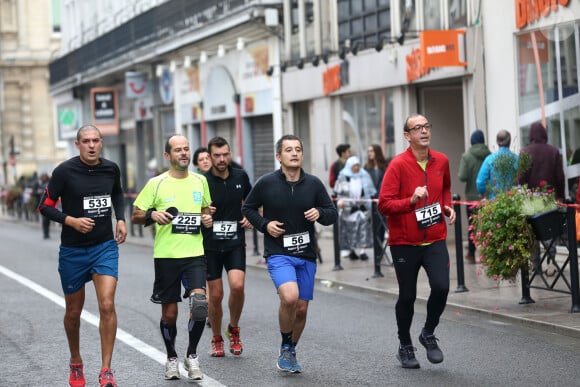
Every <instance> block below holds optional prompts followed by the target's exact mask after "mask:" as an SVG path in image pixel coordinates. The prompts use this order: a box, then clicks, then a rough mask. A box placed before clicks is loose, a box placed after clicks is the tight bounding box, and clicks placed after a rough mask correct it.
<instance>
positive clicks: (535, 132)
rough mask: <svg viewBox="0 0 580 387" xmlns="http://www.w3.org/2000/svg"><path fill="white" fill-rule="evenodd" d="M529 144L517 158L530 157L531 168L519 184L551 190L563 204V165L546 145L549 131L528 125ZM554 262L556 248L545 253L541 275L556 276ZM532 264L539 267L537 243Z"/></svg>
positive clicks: (557, 155) (558, 152) (539, 258)
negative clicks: (545, 260)
mask: <svg viewBox="0 0 580 387" xmlns="http://www.w3.org/2000/svg"><path fill="white" fill-rule="evenodd" d="M529 140H530V143H529V145H527V146H526V147H524V148H522V150H521V151H520V157H521V156H522V155H523V154H526V153H527V154H528V155H530V157H531V166H530V168H529V169H528V170H526V171H524V172H523V173H522V175H521V176H519V178H518V183H519V184H527V185H528V188H531V189H548V188H551V189H554V190H555V191H556V199H557V200H559V201H562V200H563V199H564V196H565V195H564V166H563V164H562V155H561V154H560V150H559V149H558V148H556V147H555V146H553V145H550V144H548V132H547V131H546V128H545V127H544V125H542V123H541V122H534V123H533V124H532V125H531V126H530V135H529ZM543 242H544V243H543V244H544V246H550V244H552V240H551V239H548V240H545V241H543ZM555 259H556V246H555V245H554V244H552V247H551V248H550V249H549V250H548V259H547V262H546V263H547V268H546V270H545V271H544V273H545V274H546V275H547V276H553V275H555V274H556V266H555V265H554V260H555ZM532 262H534V264H535V265H537V266H540V268H539V270H540V271H542V269H541V257H540V242H539V241H535V242H534V248H533V249H532Z"/></svg>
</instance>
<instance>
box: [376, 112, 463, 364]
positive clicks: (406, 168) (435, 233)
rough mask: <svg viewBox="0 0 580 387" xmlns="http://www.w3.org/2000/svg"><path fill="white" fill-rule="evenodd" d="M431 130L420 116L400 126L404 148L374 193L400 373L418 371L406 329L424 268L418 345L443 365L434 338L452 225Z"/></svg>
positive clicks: (442, 161)
mask: <svg viewBox="0 0 580 387" xmlns="http://www.w3.org/2000/svg"><path fill="white" fill-rule="evenodd" d="M431 127H432V126H431V124H430V123H429V122H428V121H427V119H426V118H425V117H424V116H422V115H419V114H415V115H412V116H410V117H408V118H407V120H406V121H405V127H404V136H405V139H406V140H407V141H408V142H409V148H408V149H407V150H406V151H405V152H403V153H401V154H399V155H397V156H396V157H395V158H393V160H392V161H391V162H390V164H389V167H388V169H387V172H386V174H385V177H384V178H383V183H382V185H381V190H380V193H379V211H380V212H381V213H382V214H383V215H385V216H387V217H388V222H389V246H390V247H391V255H392V257H393V264H394V267H395V272H396V274H397V280H398V282H399V299H398V300H397V305H396V309H395V310H396V315H397V326H398V335H399V341H400V346H399V350H398V354H397V357H398V358H399V360H400V362H401V365H402V366H403V368H419V367H420V365H419V362H418V361H417V359H415V353H414V352H415V350H416V349H415V348H414V347H413V342H412V340H411V334H410V328H411V322H412V320H413V312H414V304H415V299H416V296H417V276H418V274H419V269H420V268H421V267H423V268H424V269H425V271H426V273H427V276H428V278H429V284H430V286H431V294H430V296H429V300H428V302H427V320H426V322H425V325H424V327H423V330H422V332H421V334H420V335H419V342H420V343H421V344H422V345H423V346H424V347H425V348H426V349H427V359H428V360H429V361H430V362H431V363H440V362H442V361H443V352H442V351H441V349H440V348H439V346H438V345H437V341H438V340H439V339H437V338H436V337H435V335H434V331H435V328H436V327H437V325H438V324H439V318H440V316H441V314H442V313H443V310H444V309H445V304H446V303H447V294H448V293H449V252H448V251H447V244H446V243H445V239H446V237H447V226H446V225H445V220H444V218H445V216H447V217H449V223H450V224H453V223H454V222H455V211H454V210H453V207H452V206H451V174H450V172H449V160H448V158H447V156H445V155H444V154H443V153H440V152H435V151H433V150H431V149H429V144H430V141H431Z"/></svg>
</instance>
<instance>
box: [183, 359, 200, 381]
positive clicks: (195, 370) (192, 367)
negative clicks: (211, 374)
mask: <svg viewBox="0 0 580 387" xmlns="http://www.w3.org/2000/svg"><path fill="white" fill-rule="evenodd" d="M183 366H184V368H185V370H186V371H187V376H188V377H189V379H190V380H201V379H203V373H202V372H201V369H199V360H198V359H197V355H189V356H188V357H186V358H185V361H184V362H183Z"/></svg>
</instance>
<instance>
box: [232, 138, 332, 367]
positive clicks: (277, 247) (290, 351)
mask: <svg viewBox="0 0 580 387" xmlns="http://www.w3.org/2000/svg"><path fill="white" fill-rule="evenodd" d="M276 159H277V160H278V161H279V162H280V165H281V166H280V169H279V170H278V171H275V172H273V173H270V174H267V175H264V176H262V177H261V178H260V179H259V180H258V181H257V182H256V185H255V186H254V188H253V189H252V191H251V192H250V194H249V195H248V197H247V198H246V202H245V203H244V205H243V206H242V213H243V214H244V215H245V216H246V217H247V218H248V220H249V221H250V222H251V223H252V224H253V225H254V227H256V229H258V230H259V231H261V232H263V233H264V249H265V255H266V263H267V265H268V271H269V273H270V277H271V278H272V281H273V282H274V286H275V287H276V289H277V291H278V295H279V297H280V308H279V322H280V331H281V334H282V346H281V348H280V356H279V357H278V363H277V366H278V369H280V370H282V371H286V372H301V371H302V367H301V366H300V365H299V364H298V363H297V361H296V349H295V348H296V344H297V343H298V340H299V339H300V336H301V334H302V331H303V330H304V326H305V325H306V314H307V310H308V302H309V301H310V300H312V298H313V293H314V275H315V273H316V243H315V240H314V238H315V235H314V222H316V221H318V222H319V223H320V224H322V225H325V226H327V225H331V224H332V223H334V222H335V221H336V219H337V217H338V214H337V211H336V208H335V206H334V204H333V203H332V201H331V199H330V197H329V196H328V193H327V191H326V188H325V187H324V185H323V184H322V182H321V181H320V180H319V179H318V178H317V177H315V176H313V175H310V174H307V173H305V172H304V171H303V170H302V161H303V160H304V154H303V148H302V141H301V140H300V138H298V137H296V136H294V135H285V136H283V137H282V138H281V139H280V140H278V142H277V143H276ZM260 207H262V209H263V215H261V214H260V213H259V212H258V209H259V208H260Z"/></svg>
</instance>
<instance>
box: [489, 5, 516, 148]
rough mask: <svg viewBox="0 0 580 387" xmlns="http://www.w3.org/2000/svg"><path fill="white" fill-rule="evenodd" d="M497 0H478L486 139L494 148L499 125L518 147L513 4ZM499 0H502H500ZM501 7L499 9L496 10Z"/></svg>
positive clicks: (499, 128)
mask: <svg viewBox="0 0 580 387" xmlns="http://www.w3.org/2000/svg"><path fill="white" fill-rule="evenodd" d="M498 3H499V0H496V1H482V3H481V8H482V10H481V11H482V19H483V44H484V50H485V77H486V79H485V88H486V106H487V108H486V109H487V128H480V129H482V130H484V132H485V129H487V133H486V136H485V137H486V140H487V143H488V145H489V148H490V149H491V151H492V152H493V151H495V150H497V144H496V141H495V137H496V135H497V132H499V131H500V130H501V129H507V130H508V131H509V132H510V133H511V134H512V149H515V150H516V151H519V149H520V144H519V125H518V113H517V101H518V97H517V79H516V64H515V60H516V53H515V42H514V39H515V38H514V32H515V31H516V30H515V24H516V23H515V7H514V5H513V2H510V3H509V5H508V4H507V2H506V4H505V5H504V6H501V7H500V6H499V4H498ZM502 3H503V2H502ZM498 8H501V12H498Z"/></svg>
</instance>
